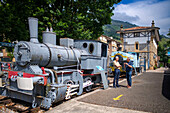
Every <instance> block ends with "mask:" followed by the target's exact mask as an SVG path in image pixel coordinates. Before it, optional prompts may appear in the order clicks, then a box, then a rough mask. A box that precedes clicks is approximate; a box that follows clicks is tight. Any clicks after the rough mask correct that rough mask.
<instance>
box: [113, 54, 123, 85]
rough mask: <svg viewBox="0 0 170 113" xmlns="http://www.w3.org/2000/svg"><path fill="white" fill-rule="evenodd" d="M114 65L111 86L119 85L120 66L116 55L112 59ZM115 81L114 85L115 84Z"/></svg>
mask: <svg viewBox="0 0 170 113" xmlns="http://www.w3.org/2000/svg"><path fill="white" fill-rule="evenodd" d="M113 64H114V67H115V70H114V71H115V73H114V81H113V87H114V88H116V87H119V83H118V82H119V75H120V67H121V65H120V64H119V57H118V56H116V59H115V60H114V61H113ZM115 82H116V85H115Z"/></svg>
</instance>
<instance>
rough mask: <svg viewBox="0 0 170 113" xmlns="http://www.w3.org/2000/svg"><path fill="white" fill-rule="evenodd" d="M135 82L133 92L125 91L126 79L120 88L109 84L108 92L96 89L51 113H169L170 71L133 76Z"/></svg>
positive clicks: (151, 71)
mask: <svg viewBox="0 0 170 113" xmlns="http://www.w3.org/2000/svg"><path fill="white" fill-rule="evenodd" d="M164 71H166V72H165V73H164ZM132 81H133V83H132V88H131V89H127V88H126V85H127V83H126V79H124V80H122V81H120V83H119V84H120V88H113V87H112V85H110V87H109V88H108V89H107V90H103V89H98V90H95V91H93V92H90V93H87V94H85V95H82V96H79V97H76V98H73V99H71V100H70V101H66V102H64V103H62V104H61V105H59V106H56V108H53V109H52V110H49V111H48V113H53V112H59V113H60V112H66V113H80V112H85V113H90V112H91V113H97V112H99V113H100V112H101V113H103V112H106V113H111V112H112V113H133V112H134V113H135V112H141V113H142V112H152V113H170V84H169V83H170V69H165V68H159V69H157V70H150V71H147V72H144V73H142V74H139V75H138V76H134V77H133V78H132ZM62 107H63V108H62Z"/></svg>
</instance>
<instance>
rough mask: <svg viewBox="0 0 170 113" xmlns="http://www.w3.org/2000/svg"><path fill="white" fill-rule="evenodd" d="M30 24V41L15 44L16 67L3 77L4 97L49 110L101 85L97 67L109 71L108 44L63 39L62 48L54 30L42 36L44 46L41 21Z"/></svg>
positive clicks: (35, 19)
mask: <svg viewBox="0 0 170 113" xmlns="http://www.w3.org/2000/svg"><path fill="white" fill-rule="evenodd" d="M28 22H29V31H30V41H29V42H28V41H20V42H19V43H17V44H16V45H15V48H14V57H15V60H16V62H15V67H14V70H10V71H8V72H6V74H4V75H3V76H1V78H0V79H2V80H1V81H2V82H3V83H2V84H3V85H1V87H0V93H1V95H4V96H8V97H11V98H16V99H20V100H23V101H26V102H30V103H32V107H36V106H41V107H43V108H46V109H48V108H49V107H50V106H51V105H52V104H53V103H56V102H58V101H61V100H63V99H70V98H71V96H72V95H81V94H82V92H83V90H85V91H90V89H91V88H92V85H93V84H95V83H102V80H101V72H100V70H98V69H97V68H96V66H100V67H102V68H103V71H105V72H106V71H107V69H106V68H107V64H106V63H107V44H105V43H102V42H99V41H94V40H73V39H70V38H61V39H60V45H56V34H55V33H54V32H53V31H52V28H50V29H48V28H47V29H46V31H44V32H43V33H42V34H43V43H39V41H38V19H37V18H33V17H30V18H28ZM106 76H107V75H106Z"/></svg>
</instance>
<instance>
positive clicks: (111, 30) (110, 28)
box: [103, 20, 136, 39]
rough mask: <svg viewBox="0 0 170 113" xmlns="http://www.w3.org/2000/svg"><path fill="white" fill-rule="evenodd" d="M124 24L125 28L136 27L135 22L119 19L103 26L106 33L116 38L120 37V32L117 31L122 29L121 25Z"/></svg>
mask: <svg viewBox="0 0 170 113" xmlns="http://www.w3.org/2000/svg"><path fill="white" fill-rule="evenodd" d="M121 25H123V28H131V27H136V25H135V24H131V23H129V22H123V21H119V20H112V24H109V25H105V26H103V30H104V35H106V36H112V37H113V38H115V39H120V36H119V34H117V33H116V31H119V30H120V26H121Z"/></svg>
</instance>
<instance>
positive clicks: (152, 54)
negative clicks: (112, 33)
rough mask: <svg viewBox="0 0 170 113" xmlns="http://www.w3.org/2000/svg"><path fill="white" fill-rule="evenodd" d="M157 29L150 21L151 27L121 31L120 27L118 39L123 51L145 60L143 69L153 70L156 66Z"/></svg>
mask: <svg viewBox="0 0 170 113" xmlns="http://www.w3.org/2000/svg"><path fill="white" fill-rule="evenodd" d="M159 29H160V28H159V27H155V23H154V21H152V25H151V27H133V28H128V29H123V26H121V28H120V31H118V32H117V33H119V34H120V39H121V41H122V43H123V51H126V52H137V53H138V54H137V55H138V56H139V57H140V58H143V59H145V62H146V63H145V68H146V69H153V68H154V66H157V48H158V41H159Z"/></svg>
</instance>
